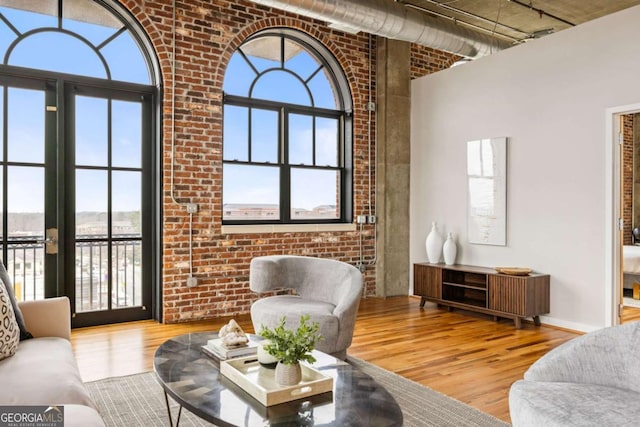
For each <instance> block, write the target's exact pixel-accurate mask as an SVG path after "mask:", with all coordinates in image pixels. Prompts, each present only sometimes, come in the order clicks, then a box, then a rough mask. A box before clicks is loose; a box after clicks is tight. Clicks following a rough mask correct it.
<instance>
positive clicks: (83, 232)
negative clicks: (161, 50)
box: [0, 0, 161, 326]
mask: <svg viewBox="0 0 640 427" xmlns="http://www.w3.org/2000/svg"><path fill="white" fill-rule="evenodd" d="M0 33H1V34H2V37H0V39H1V41H2V43H0V58H1V59H0V246H1V250H2V251H1V253H0V256H1V257H2V261H3V262H4V263H5V265H6V267H7V271H8V272H9V274H10V276H11V278H12V280H13V283H14V288H15V290H16V294H17V296H18V297H19V299H20V300H30V299H39V298H47V297H53V296H60V295H66V296H68V297H69V299H70V301H71V312H72V319H71V321H72V326H89V325H96V324H103V323H113V322H121V321H128V320H138V319H148V318H151V317H159V311H156V309H157V308H158V307H159V306H160V305H159V302H158V301H156V298H159V296H158V295H157V292H156V289H155V288H154V287H153V286H158V283H159V279H158V278H159V276H160V274H159V271H158V264H159V250H160V249H159V247H160V243H159V238H160V231H159V222H160V217H159V212H160V207H159V206H160V194H159V188H160V185H161V184H160V177H159V176H158V170H159V169H158V168H159V164H160V157H159V135H160V106H159V100H158V96H159V94H160V92H161V78H160V71H159V70H160V68H159V64H158V61H157V58H156V57H155V53H154V50H153V47H152V44H151V42H150V40H149V39H148V37H147V35H146V34H145V32H144V30H143V29H142V27H141V26H140V25H139V24H138V23H137V21H136V20H135V18H134V17H133V16H132V15H131V14H130V13H129V12H128V11H127V10H126V8H124V7H123V6H122V5H120V4H119V2H117V1H111V0H108V1H100V2H96V1H93V0H73V1H72V0H57V1H55V2H50V1H46V2H45V1H41V2H13V1H12V2H3V1H1V0H0ZM152 294H155V295H152ZM152 303H154V304H152ZM154 315H155V316H154Z"/></svg>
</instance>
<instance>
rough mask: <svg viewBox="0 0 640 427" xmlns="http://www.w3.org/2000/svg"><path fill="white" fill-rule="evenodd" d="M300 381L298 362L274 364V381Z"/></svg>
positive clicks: (288, 383)
mask: <svg viewBox="0 0 640 427" xmlns="http://www.w3.org/2000/svg"><path fill="white" fill-rule="evenodd" d="M300 381H302V368H301V367H300V363H294V364H292V365H288V364H286V363H282V362H278V364H277V365H276V383H278V384H279V385H285V386H289V385H296V384H298V383H299V382H300Z"/></svg>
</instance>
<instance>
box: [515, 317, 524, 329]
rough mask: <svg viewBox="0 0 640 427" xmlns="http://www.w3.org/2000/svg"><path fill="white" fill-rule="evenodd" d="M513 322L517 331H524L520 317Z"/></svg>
mask: <svg viewBox="0 0 640 427" xmlns="http://www.w3.org/2000/svg"><path fill="white" fill-rule="evenodd" d="M513 321H514V323H515V324H516V329H522V320H520V318H519V317H516V318H515V319H513Z"/></svg>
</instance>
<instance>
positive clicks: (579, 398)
mask: <svg viewBox="0 0 640 427" xmlns="http://www.w3.org/2000/svg"><path fill="white" fill-rule="evenodd" d="M638 353H640V323H639V322H634V323H627V324H624V325H621V326H614V327H610V328H605V329H600V330H598V331H595V332H591V333H588V334H586V335H583V336H581V337H578V338H575V339H573V340H571V341H569V342H566V343H564V344H563V345H561V346H559V347H557V348H555V349H553V350H551V351H550V352H549V353H547V354H546V355H544V356H543V357H541V358H540V359H539V360H538V361H536V362H535V363H534V364H533V365H531V367H530V368H529V369H528V370H527V372H525V374H524V380H520V381H516V382H515V383H514V384H513V385H512V386H511V390H510V392H509V411H510V413H511V422H512V423H513V425H514V427H525V426H545V427H553V426H616V427H619V426H637V425H639V424H638V423H639V422H640V405H638V403H637V402H638V401H639V400H640V357H638Z"/></svg>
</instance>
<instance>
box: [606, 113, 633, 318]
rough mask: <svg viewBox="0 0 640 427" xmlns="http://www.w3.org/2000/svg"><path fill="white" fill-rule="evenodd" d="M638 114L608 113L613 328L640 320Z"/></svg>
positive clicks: (609, 296) (608, 265)
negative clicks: (636, 234)
mask: <svg viewBox="0 0 640 427" xmlns="http://www.w3.org/2000/svg"><path fill="white" fill-rule="evenodd" d="M638 114H640V104H634V105H626V106H621V107H615V108H611V109H608V110H607V113H606V128H607V132H606V135H607V147H608V149H607V153H606V154H607V157H606V165H607V168H606V178H607V206H608V208H607V215H606V221H607V226H606V231H607V233H606V236H607V238H606V247H605V250H606V253H607V254H608V255H607V256H606V257H605V268H606V272H607V277H610V278H611V283H612V287H611V288H609V289H608V291H607V295H605V304H606V306H605V307H606V309H607V319H606V321H607V323H606V324H610V325H615V324H620V323H624V322H629V321H634V320H640V304H638V306H637V307H635V304H633V302H634V299H633V288H634V283H635V282H637V283H638V286H637V289H638V292H640V241H638V242H636V240H635V238H634V237H633V236H632V230H633V229H634V228H636V227H640V221H638V220H635V219H634V214H633V210H634V208H633V199H634V198H635V197H636V196H638V197H640V194H635V193H636V191H634V187H635V186H636V184H635V178H634V174H633V169H634V168H635V167H636V166H634V163H637V162H636V161H635V159H634V157H635V156H634V154H633V151H634V148H633V146H634V145H635V144H634V141H633V140H634V136H633V135H634V133H635V132H634V130H633V129H634V121H635V120H634V119H635V117H636V116H638ZM638 123H640V121H638ZM639 130H640V129H639ZM637 167H640V165H639V166H637ZM638 178H640V176H639V177H638ZM639 182H640V179H639ZM638 213H639V214H640V212H638ZM636 243H638V245H636ZM636 264H637V265H636ZM625 296H626V298H625ZM638 296H639V297H640V294H639V295H638ZM638 302H640V299H639V300H638Z"/></svg>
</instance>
